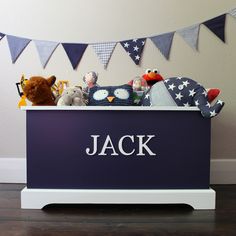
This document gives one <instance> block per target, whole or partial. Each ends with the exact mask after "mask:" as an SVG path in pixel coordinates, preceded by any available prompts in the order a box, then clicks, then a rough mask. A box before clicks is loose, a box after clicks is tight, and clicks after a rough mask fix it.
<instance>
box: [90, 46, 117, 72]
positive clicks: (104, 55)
mask: <svg viewBox="0 0 236 236" xmlns="http://www.w3.org/2000/svg"><path fill="white" fill-rule="evenodd" d="M91 46H92V47H93V49H94V51H95V52H96V54H97V56H98V58H99V59H100V61H101V62H102V64H103V65H104V68H106V67H107V65H108V62H109V60H110V58H111V55H112V53H113V51H114V49H115V46H116V43H114V42H109V43H93V44H91Z"/></svg>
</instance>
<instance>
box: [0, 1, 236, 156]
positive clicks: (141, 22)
mask: <svg viewBox="0 0 236 236" xmlns="http://www.w3.org/2000/svg"><path fill="white" fill-rule="evenodd" d="M234 7H236V0H227V1H216V0H201V1H200V0H198V1H196V0H145V1H144V0H143V1H137V0H117V1H114V0H113V1H111V0H69V1H68V0H34V1H32V0H21V1H19V0H0V31H2V32H4V33H6V34H11V35H16V36H21V37H28V38H33V39H43V40H53V41H59V42H99V41H101V42H104V41H113V40H123V39H129V38H134V37H142V36H150V35H156V34H159V33H165V32H169V31H173V30H176V29H180V28H182V27H185V26H189V25H192V24H195V23H198V22H202V21H204V20H207V19H210V18H212V17H215V16H217V15H219V14H221V13H224V12H226V11H228V10H230V9H232V8H234ZM226 41H227V43H226V44H223V43H221V42H220V40H219V39H217V38H216V37H215V36H214V35H213V34H212V33H210V32H209V30H207V29H206V28H205V27H204V26H201V31H200V39H199V53H196V52H194V51H193V50H192V49H191V48H190V47H189V46H188V45H187V44H186V43H185V42H184V41H183V40H182V39H181V38H180V37H179V36H178V35H175V37H174V41H173V47H172V51H171V55H170V61H166V60H165V59H164V58H163V56H162V55H161V54H160V52H159V51H158V49H156V48H155V46H154V45H153V44H152V43H151V42H150V41H149V40H148V42H147V45H146V47H145V49H144V54H143V60H142V62H141V65H140V67H138V66H136V65H135V64H134V63H133V62H132V60H131V59H130V58H129V57H128V56H127V55H126V53H125V52H124V50H123V49H122V48H121V46H120V45H117V47H116V49H115V52H114V54H113V56H112V58H111V61H110V64H109V66H108V69H107V70H104V69H103V67H102V65H101V63H100V62H99V60H98V58H97V56H96V55H95V53H94V52H93V50H92V49H91V48H90V47H88V49H87V50H86V52H85V54H84V57H83V58H82V60H81V62H80V65H79V67H78V69H77V70H75V71H73V70H72V67H71V65H70V62H69V60H68V58H67V56H66V54H65V52H64V50H63V49H62V47H61V46H60V47H58V49H57V50H56V52H55V53H54V55H53V57H52V59H51V60H50V62H49V64H48V66H47V67H46V69H45V70H43V69H42V67H41V64H40V61H39V58H38V55H37V52H36V49H35V47H34V44H33V43H32V42H31V43H30V45H29V46H28V47H27V48H26V50H25V51H24V52H23V54H22V55H21V57H20V58H19V59H18V61H17V62H16V63H15V64H14V65H12V63H11V59H10V54H9V49H8V45H7V41H6V38H4V39H3V40H2V41H1V42H0V68H1V83H0V84H1V85H0V86H1V87H0V88H1V93H0V101H1V104H0V137H1V140H0V158H1V157H17V158H18V157H25V114H24V112H22V111H19V110H18V109H17V103H18V100H19V97H18V94H17V92H16V87H15V83H16V82H18V81H19V79H20V77H21V74H22V73H24V74H25V75H26V76H27V77H29V76H32V75H43V76H50V75H52V74H54V75H56V76H57V78H58V79H67V80H70V81H72V84H80V85H83V83H82V80H81V79H82V76H83V74H84V73H86V72H87V71H90V70H95V71H97V72H98V73H99V84H101V85H105V84H106V85H111V84H122V83H125V82H127V81H129V80H130V79H132V78H133V77H134V76H136V75H142V73H143V72H144V70H145V68H158V69H159V70H160V71H161V73H162V74H163V75H164V76H165V77H167V76H175V75H184V76H189V77H192V78H193V79H195V80H198V81H199V82H201V83H202V84H203V85H205V86H206V87H219V88H220V89H221V90H222V96H221V98H222V99H223V100H225V102H226V106H225V108H224V110H223V111H222V114H221V115H219V117H217V118H214V119H213V122H212V123H213V125H212V158H218V159H219V158H236V157H235V153H236V145H235V139H236V132H235V131H236V124H235V117H236V109H235V108H236V99H235V85H236V82H235V81H236V78H235V65H236V64H235V62H236V19H233V18H232V17H230V16H228V17H227V27H226Z"/></svg>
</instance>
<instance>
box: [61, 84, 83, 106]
mask: <svg viewBox="0 0 236 236" xmlns="http://www.w3.org/2000/svg"><path fill="white" fill-rule="evenodd" d="M57 106H86V99H85V97H84V94H83V91H82V89H81V88H80V87H69V88H67V89H65V90H64V91H63V93H62V95H61V97H60V98H59V100H58V102H57Z"/></svg>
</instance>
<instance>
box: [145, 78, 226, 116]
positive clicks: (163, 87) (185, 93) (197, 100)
mask: <svg viewBox="0 0 236 236" xmlns="http://www.w3.org/2000/svg"><path fill="white" fill-rule="evenodd" d="M142 105H143V106H185V107H189V106H197V107H198V108H199V109H200V111H201V114H202V116H203V117H205V118H212V117H215V116H216V115H218V114H219V113H220V111H221V109H222V108H223V106H224V102H223V101H221V100H218V101H217V102H216V103H215V104H214V105H213V106H211V105H210V103H209V102H208V97H207V91H206V90H205V88H204V87H203V86H201V85H200V84H198V83H197V82H196V81H194V80H192V79H189V78H186V77H173V78H169V79H165V80H163V81H160V82H158V83H156V84H155V85H153V87H152V88H151V89H149V90H148V91H147V92H146V93H145V94H144V96H143V99H142Z"/></svg>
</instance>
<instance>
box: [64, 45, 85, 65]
mask: <svg viewBox="0 0 236 236" xmlns="http://www.w3.org/2000/svg"><path fill="white" fill-rule="evenodd" d="M62 46H63V48H64V50H65V52H66V54H67V56H68V58H69V60H70V62H71V65H72V67H73V69H75V68H76V67H77V65H78V64H79V62H80V60H81V58H82V56H83V54H84V52H85V50H86V48H87V46H88V44H81V43H62Z"/></svg>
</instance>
